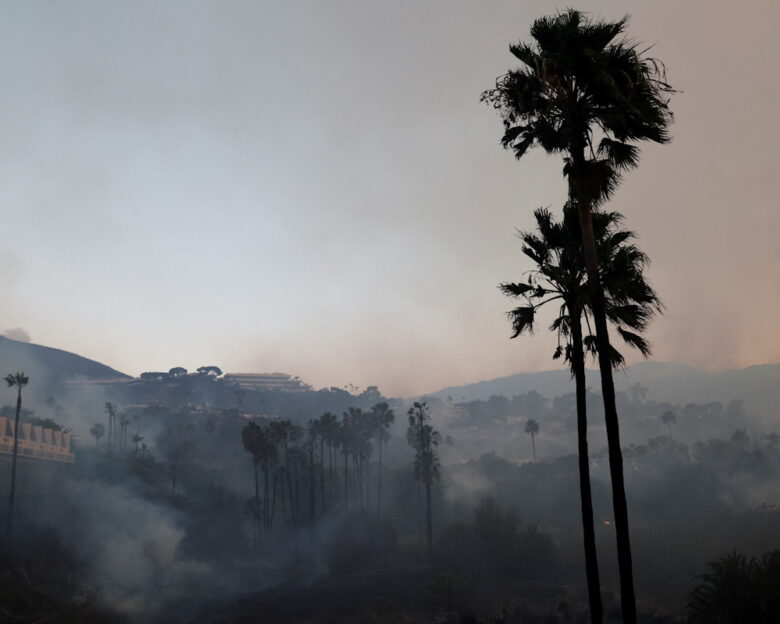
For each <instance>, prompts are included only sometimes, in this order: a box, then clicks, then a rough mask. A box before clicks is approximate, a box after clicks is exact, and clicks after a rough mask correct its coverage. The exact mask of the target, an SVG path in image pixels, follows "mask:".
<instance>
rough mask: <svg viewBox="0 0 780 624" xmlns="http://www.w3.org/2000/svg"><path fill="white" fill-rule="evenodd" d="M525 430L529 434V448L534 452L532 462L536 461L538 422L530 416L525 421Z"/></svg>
mask: <svg viewBox="0 0 780 624" xmlns="http://www.w3.org/2000/svg"><path fill="white" fill-rule="evenodd" d="M525 432H526V433H527V434H528V435H529V436H531V449H532V450H533V453H534V462H536V434H537V433H539V423H538V422H536V421H535V420H534V419H533V418H530V419H529V420H528V422H526V423H525Z"/></svg>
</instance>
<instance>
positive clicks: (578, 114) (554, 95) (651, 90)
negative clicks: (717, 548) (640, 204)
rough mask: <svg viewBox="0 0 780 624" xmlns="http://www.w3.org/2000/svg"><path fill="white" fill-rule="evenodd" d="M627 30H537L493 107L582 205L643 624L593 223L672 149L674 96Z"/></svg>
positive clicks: (584, 25) (508, 138) (613, 453)
mask: <svg viewBox="0 0 780 624" xmlns="http://www.w3.org/2000/svg"><path fill="white" fill-rule="evenodd" d="M627 24H628V18H623V19H621V20H618V21H616V22H607V21H602V20H594V19H590V18H588V17H586V16H585V15H583V14H582V13H581V12H580V11H576V10H573V9H569V10H567V11H564V12H561V13H558V14H556V15H553V16H548V17H542V18H540V19H537V20H536V21H535V22H534V23H533V25H532V26H531V38H532V39H533V42H532V43H530V44H528V43H518V44H515V45H511V46H510V48H509V49H510V51H511V53H512V54H513V55H514V56H515V57H516V58H517V59H518V60H519V61H520V62H521V63H522V67H520V68H519V69H515V70H510V71H509V72H507V73H506V74H504V75H503V76H501V77H500V78H499V79H498V81H497V83H496V86H495V88H494V89H491V90H489V91H486V92H485V93H483V100H485V101H487V102H489V103H491V104H492V105H493V106H494V107H495V108H496V109H497V110H498V111H499V112H500V113H501V115H502V117H503V122H504V135H503V138H502V143H503V145H504V146H505V147H507V148H510V149H512V150H513V151H514V153H515V155H516V156H517V158H521V157H522V156H523V155H524V154H525V152H526V151H527V150H528V149H529V148H530V147H532V146H534V145H540V146H541V147H542V148H543V149H544V150H545V151H547V152H548V153H550V154H560V155H562V156H563V159H564V163H565V165H564V175H565V176H566V178H567V181H568V187H569V197H570V199H572V200H576V203H577V210H578V217H579V221H580V228H581V236H582V242H583V255H584V258H585V266H586V270H587V273H588V277H589V284H590V289H591V293H590V294H591V300H592V301H591V305H592V310H593V320H594V324H595V329H596V341H597V343H598V359H599V369H600V372H601V387H602V396H603V399H604V414H605V424H606V428H607V444H608V448H609V464H610V476H611V478H612V499H613V507H614V513H615V529H616V531H615V532H616V536H617V546H618V564H619V570H620V585H621V606H622V611H623V620H624V622H626V623H627V624H634V623H635V622H636V598H635V595H634V581H633V571H632V562H631V542H630V534H629V527H628V507H627V504H626V497H625V485H624V479H623V456H622V452H621V449H620V431H619V424H618V416H617V407H616V405H615V388H614V382H613V379H612V361H611V359H610V353H611V349H610V344H609V332H608V328H607V316H606V313H605V309H604V302H603V294H602V290H601V284H600V281H599V279H598V278H599V270H598V266H599V262H598V255H597V251H596V241H595V237H594V233H593V222H592V214H593V210H594V209H595V208H597V207H598V205H599V204H600V203H602V202H603V201H605V200H606V199H608V198H609V197H610V195H611V194H612V192H613V191H614V190H615V189H616V187H617V185H618V184H619V181H620V177H621V175H622V173H624V172H625V171H627V170H628V169H631V168H633V167H635V166H637V164H638V162H639V148H638V147H637V145H636V144H637V143H638V142H639V141H653V142H656V143H666V142H668V141H669V134H668V126H669V123H670V122H671V113H670V110H669V106H668V96H669V94H670V93H671V92H672V91H673V89H672V88H671V86H670V85H669V84H668V83H667V82H666V76H665V69H664V67H663V65H662V64H661V63H660V62H658V61H657V60H655V59H652V58H649V57H647V56H645V51H643V50H641V49H640V48H639V47H638V45H637V44H636V43H632V42H629V41H627V40H626V39H624V38H620V39H619V37H620V36H621V35H622V34H623V33H624V32H625V29H626V26H627ZM599 139H600V140H599ZM596 141H598V144H597V145H594V142H596Z"/></svg>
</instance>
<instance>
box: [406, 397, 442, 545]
mask: <svg viewBox="0 0 780 624" xmlns="http://www.w3.org/2000/svg"><path fill="white" fill-rule="evenodd" d="M407 416H408V417H409V427H408V429H407V430H406V441H407V442H408V443H409V446H411V447H412V448H413V449H414V452H415V455H414V476H415V479H417V480H418V481H422V483H423V484H424V485H425V535H426V539H427V543H428V559H429V560H432V559H433V511H432V504H433V501H432V500H431V489H432V487H433V483H434V482H435V481H438V480H439V478H440V477H441V471H440V464H439V456H438V455H437V453H436V447H437V446H438V445H439V442H440V440H441V436H440V434H439V432H438V431H436V430H435V429H434V428H433V425H431V410H430V408H429V407H428V405H427V404H426V403H425V401H423V402H421V403H417V402H415V403H414V404H413V405H412V407H410V408H409V411H408V412H407Z"/></svg>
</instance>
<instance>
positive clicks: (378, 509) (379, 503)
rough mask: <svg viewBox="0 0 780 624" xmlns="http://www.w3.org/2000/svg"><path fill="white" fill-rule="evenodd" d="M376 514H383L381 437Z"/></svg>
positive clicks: (380, 441)
mask: <svg viewBox="0 0 780 624" xmlns="http://www.w3.org/2000/svg"><path fill="white" fill-rule="evenodd" d="M376 515H377V516H381V515H382V439H381V438H380V439H379V479H378V480H377V484H376Z"/></svg>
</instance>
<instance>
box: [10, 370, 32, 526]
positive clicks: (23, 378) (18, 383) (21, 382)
mask: <svg viewBox="0 0 780 624" xmlns="http://www.w3.org/2000/svg"><path fill="white" fill-rule="evenodd" d="M29 381H30V378H29V377H27V375H25V374H24V373H21V372H17V373H13V374H9V375H6V376H5V383H6V384H8V387H9V388H16V390H17V393H16V417H15V418H14V450H13V455H12V457H11V490H10V492H9V494H8V515H7V516H6V520H5V532H6V535H11V530H12V529H13V521H14V499H15V497H16V459H17V455H18V453H19V414H20V412H21V411H22V388H24V387H25V386H26V385H27V384H28V383H29Z"/></svg>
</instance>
